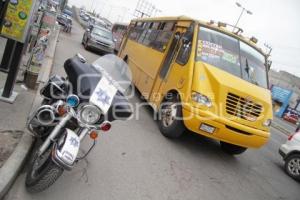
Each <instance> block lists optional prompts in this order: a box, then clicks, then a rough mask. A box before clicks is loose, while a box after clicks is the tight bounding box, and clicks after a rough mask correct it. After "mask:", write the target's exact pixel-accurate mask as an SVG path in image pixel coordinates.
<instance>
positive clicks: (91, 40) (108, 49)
mask: <svg viewBox="0 0 300 200" xmlns="http://www.w3.org/2000/svg"><path fill="white" fill-rule="evenodd" d="M82 44H83V45H84V48H85V49H94V50H98V51H101V52H103V53H114V49H115V42H114V40H113V37H112V33H111V31H109V30H107V29H106V28H103V27H99V26H90V27H89V28H87V29H86V31H85V32H84V35H83V38H82Z"/></svg>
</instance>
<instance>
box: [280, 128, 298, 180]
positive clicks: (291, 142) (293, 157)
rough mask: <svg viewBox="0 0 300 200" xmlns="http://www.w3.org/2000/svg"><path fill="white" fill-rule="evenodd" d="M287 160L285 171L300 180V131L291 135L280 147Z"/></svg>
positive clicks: (284, 158) (281, 153) (283, 156)
mask: <svg viewBox="0 0 300 200" xmlns="http://www.w3.org/2000/svg"><path fill="white" fill-rule="evenodd" d="M279 153H280V155H281V156H282V158H283V160H284V162H285V167H284V168H285V171H286V173H287V174H288V175H289V176H291V177H292V178H294V179H296V180H298V181H300V131H297V132H296V133H294V134H292V135H290V136H289V137H288V140H287V142H286V143H285V144H283V145H281V147H280V148H279Z"/></svg>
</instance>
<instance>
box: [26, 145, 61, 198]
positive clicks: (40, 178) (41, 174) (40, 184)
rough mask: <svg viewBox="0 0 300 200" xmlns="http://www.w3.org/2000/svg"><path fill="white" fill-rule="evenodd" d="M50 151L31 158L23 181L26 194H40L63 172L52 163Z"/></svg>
mask: <svg viewBox="0 0 300 200" xmlns="http://www.w3.org/2000/svg"><path fill="white" fill-rule="evenodd" d="M51 150H52V148H51V147H50V148H49V149H48V150H47V151H46V152H45V153H44V154H42V155H41V156H37V154H35V155H34V156H33V160H32V162H31V163H30V166H29V169H28V171H27V175H26V180H25V186H26V190H27V191H28V192H30V193H37V192H41V191H43V190H45V189H47V188H48V187H50V186H51V185H52V184H53V183H54V182H55V181H56V180H57V179H58V178H59V177H60V176H61V175H62V173H63V171H64V170H63V169H62V168H61V167H59V166H57V165H56V164H55V163H54V162H53V161H52V159H51Z"/></svg>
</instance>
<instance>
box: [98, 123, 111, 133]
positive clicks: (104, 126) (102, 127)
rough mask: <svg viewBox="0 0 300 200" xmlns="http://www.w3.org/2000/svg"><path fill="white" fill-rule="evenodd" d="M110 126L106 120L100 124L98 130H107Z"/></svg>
mask: <svg viewBox="0 0 300 200" xmlns="http://www.w3.org/2000/svg"><path fill="white" fill-rule="evenodd" d="M110 128H111V124H110V123H108V122H104V123H103V124H101V127H100V130H102V131H109V129H110Z"/></svg>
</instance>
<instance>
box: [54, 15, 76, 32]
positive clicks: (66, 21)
mask: <svg viewBox="0 0 300 200" xmlns="http://www.w3.org/2000/svg"><path fill="white" fill-rule="evenodd" d="M57 22H58V24H59V25H62V26H63V27H64V31H66V32H71V29H72V24H73V21H72V18H71V17H70V16H68V15H65V14H62V15H58V16H57Z"/></svg>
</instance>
